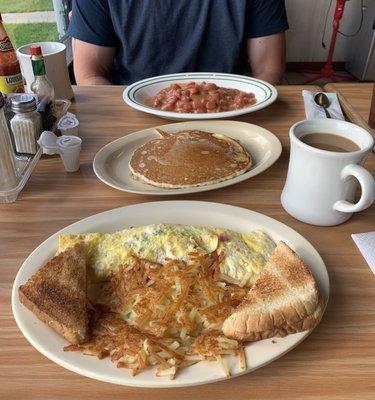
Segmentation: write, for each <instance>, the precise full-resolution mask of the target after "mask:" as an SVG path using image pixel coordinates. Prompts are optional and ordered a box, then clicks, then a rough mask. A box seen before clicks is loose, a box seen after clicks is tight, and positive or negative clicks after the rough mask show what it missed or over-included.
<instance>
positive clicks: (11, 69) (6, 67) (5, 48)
mask: <svg viewBox="0 0 375 400" xmlns="http://www.w3.org/2000/svg"><path fill="white" fill-rule="evenodd" d="M0 92H2V93H5V94H7V93H23V92H24V87H23V79H22V75H21V69H20V64H19V62H18V60H17V56H16V52H15V51H14V48H13V45H12V42H11V41H10V39H9V37H8V35H7V33H6V31H5V28H4V25H3V20H2V18H1V14H0Z"/></svg>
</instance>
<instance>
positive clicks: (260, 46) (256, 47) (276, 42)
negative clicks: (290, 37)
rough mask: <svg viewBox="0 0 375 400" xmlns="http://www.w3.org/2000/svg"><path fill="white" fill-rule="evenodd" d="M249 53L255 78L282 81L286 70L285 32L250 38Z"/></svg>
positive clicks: (272, 82)
mask: <svg viewBox="0 0 375 400" xmlns="http://www.w3.org/2000/svg"><path fill="white" fill-rule="evenodd" d="M247 55H248V58H249V62H250V67H251V71H252V74H253V76H254V77H255V78H258V79H263V80H264V81H267V82H269V83H271V84H273V85H276V84H278V83H280V82H281V79H282V77H283V74H284V70H285V33H284V32H282V33H277V34H275V35H270V36H264V37H256V38H250V39H248V40H247Z"/></svg>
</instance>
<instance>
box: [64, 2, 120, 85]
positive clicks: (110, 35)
mask: <svg viewBox="0 0 375 400" xmlns="http://www.w3.org/2000/svg"><path fill="white" fill-rule="evenodd" d="M68 35H69V36H71V37H72V41H73V63H74V75H75V78H76V82H77V84H78V85H110V84H111V70H112V64H113V60H114V57H115V52H116V48H115V46H116V43H117V41H116V33H115V30H114V27H113V25H112V19H111V13H110V8H109V4H108V0H73V9H72V12H71V15H70V22H69V28H68Z"/></svg>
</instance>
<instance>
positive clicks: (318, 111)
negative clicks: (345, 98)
mask: <svg viewBox="0 0 375 400" xmlns="http://www.w3.org/2000/svg"><path fill="white" fill-rule="evenodd" d="M317 93H319V92H310V91H309V90H302V96H303V102H304V103H305V113H306V119H317V118H327V117H326V113H325V112H324V109H323V107H320V106H318V105H317V104H316V103H315V101H314V96H315V95H316V94H317ZM324 93H325V95H326V96H327V97H328V99H329V102H330V105H329V107H328V108H327V110H328V112H329V113H330V114H331V117H332V118H334V119H342V120H343V121H345V117H344V114H343V113H342V110H341V106H340V102H339V99H338V97H337V94H336V93H326V92H324Z"/></svg>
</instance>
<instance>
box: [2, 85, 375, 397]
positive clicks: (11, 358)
mask: <svg viewBox="0 0 375 400" xmlns="http://www.w3.org/2000/svg"><path fill="white" fill-rule="evenodd" d="M304 88H306V87H304ZM310 89H312V90H319V88H316V87H310ZM278 90H279V98H278V100H277V102H276V103H274V104H273V105H272V106H270V107H269V108H267V109H265V110H262V111H259V112H256V113H254V114H248V115H246V116H243V117H241V118H239V120H242V121H247V122H251V123H254V124H258V125H261V126H263V127H265V128H267V129H269V130H271V131H272V132H274V133H275V134H276V135H277V136H278V137H279V138H280V140H281V142H282V145H283V154H282V156H281V158H280V159H279V160H278V162H276V164H274V165H273V166H272V167H271V168H269V169H268V170H267V171H265V172H264V173H263V174H261V175H259V176H256V177H255V178H252V179H250V180H248V181H245V182H241V183H239V184H237V185H235V186H232V187H228V188H223V189H220V190H216V191H212V192H206V193H199V194H195V195H188V196H184V197H183V198H184V199H193V200H208V201H216V202H221V203H228V204H232V205H235V206H240V207H245V208H248V209H252V210H255V211H258V212H261V213H264V214H266V215H269V216H271V217H273V218H276V219H278V220H280V221H282V222H284V223H286V224H288V225H289V226H291V227H292V228H294V229H296V230H297V231H298V232H300V233H301V234H302V235H304V236H305V237H306V238H307V239H308V240H309V241H311V243H312V244H313V245H314V246H315V247H316V248H317V249H318V251H319V252H320V254H321V255H322V257H323V259H324V260H325V262H326V265H327V268H328V272H329V275H330V279H331V298H330V301H329V305H328V308H327V311H326V313H325V315H324V318H323V320H322V322H321V324H320V325H319V326H318V327H317V328H316V329H315V330H314V332H313V333H312V334H311V336H310V337H309V338H308V339H307V340H306V341H304V342H303V343H302V344H301V345H299V346H298V347H297V348H296V349H294V350H293V351H291V352H289V353H288V354H286V355H285V356H284V357H282V358H281V359H279V360H277V361H275V362H273V363H272V364H270V365H268V366H266V367H264V368H261V369H259V370H257V371H255V372H254V373H251V374H248V375H245V376H242V377H239V378H236V379H233V380H230V381H223V382H220V383H215V384H210V385H205V386H198V387H190V388H182V389H173V390H155V389H136V388H130V387H121V386H116V385H111V384H107V383H102V382H98V381H95V380H91V379H88V378H85V377H83V376H80V375H77V374H74V373H72V372H69V371H67V370H65V369H63V368H62V367H60V366H58V365H56V364H54V363H53V362H52V361H50V360H48V359H47V358H45V357H44V356H43V355H41V354H40V353H38V352H37V351H36V350H35V349H34V348H33V347H32V346H31V345H30V344H29V343H28V342H27V340H26V339H25V338H24V337H23V336H22V334H21V332H20V331H19V330H18V328H17V326H16V324H15V321H14V319H13V316H12V311H11V306H10V293H11V288H12V283H13V280H14V277H15V275H16V273H17V271H18V269H19V267H20V265H21V264H22V262H23V261H24V259H25V258H26V256H27V255H28V254H29V253H30V252H31V251H32V250H33V249H34V248H35V247H36V246H37V245H38V244H39V243H41V242H42V241H43V240H45V239H46V238H48V237H49V236H50V235H51V234H53V233H55V232H56V231H57V230H59V229H61V228H63V227H64V226H66V225H68V224H70V223H72V222H74V221H77V220H79V219H81V218H84V217H87V216H89V215H92V214H95V213H98V212H101V211H104V210H108V209H111V208H114V207H119V206H124V205H127V204H134V203H140V202H150V201H154V200H161V198H158V197H152V196H139V195H135V194H130V193H123V192H120V191H117V190H114V189H112V188H110V187H107V186H105V185H104V184H103V183H101V182H100V181H99V180H98V179H97V178H96V177H95V175H94V173H93V170H92V160H93V157H94V154H95V152H97V151H98V150H99V149H100V147H102V146H103V145H104V144H106V143H108V142H110V141H111V140H113V139H116V138H118V137H120V136H122V135H125V134H127V133H130V132H134V131H137V130H139V129H142V128H145V127H151V126H154V125H160V124H164V123H166V121H164V120H162V119H159V118H156V117H153V116H149V115H145V114H142V113H141V112H138V111H133V110H131V109H130V108H129V107H127V106H126V105H124V104H123V102H122V100H121V92H122V88H121V87H91V88H90V87H80V88H75V95H76V98H75V102H74V103H73V106H72V112H74V113H76V114H77V115H78V117H79V120H80V124H81V125H80V134H81V136H82V138H83V151H82V164H81V170H80V171H79V172H77V173H73V174H68V173H65V172H64V169H63V166H62V164H61V161H60V159H59V158H58V157H56V156H53V157H48V158H47V157H46V158H43V159H42V160H41V161H40V162H39V165H38V167H37V169H36V171H35V172H34V174H33V175H32V177H31V179H30V181H29V182H28V184H27V186H26V188H25V189H24V191H23V192H22V194H21V195H20V197H19V199H18V200H17V202H16V203H14V204H7V205H1V206H0V227H1V229H0V250H1V251H0V255H1V257H0V304H1V307H0V398H2V399H4V400H5V399H6V400H10V399H54V400H56V399H76V398H80V399H90V400H95V399H101V400H102V399H131V400H133V399H143V398H145V397H148V398H151V399H179V400H182V399H197V400H198V399H205V400H209V399H224V398H225V399H237V398H242V399H245V398H252V399H275V398H277V399H289V400H290V399H298V400H300V399H309V400H312V399H322V398H324V399H332V400H333V399H335V400H337V399H340V400H343V399H374V394H375V278H374V276H373V275H372V273H371V271H370V269H369V267H368V266H367V264H366V263H365V261H364V259H363V258H362V256H361V255H360V253H359V252H358V250H357V248H356V247H355V245H354V243H353V241H352V239H351V237H350V234H351V233H354V232H366V231H370V230H373V229H374V222H375V208H374V207H372V208H371V209H369V210H367V211H365V212H362V213H359V214H357V215H355V216H354V217H353V218H352V219H351V220H350V221H349V222H347V223H345V224H343V225H341V226H337V227H332V228H322V227H315V226H309V225H306V224H303V223H301V222H298V221H296V220H295V219H293V218H292V217H290V216H289V215H287V214H286V213H285V212H284V211H283V209H282V207H281V205H280V194H281V190H282V187H283V183H284V179H285V176H286V170H287V163H288V151H289V144H288V142H289V141H288V130H289V127H290V126H291V125H292V124H293V123H294V122H296V121H298V120H301V119H304V109H303V102H302V96H301V90H302V87H301V86H283V87H280V88H279V89H278ZM367 167H368V168H370V170H372V172H375V162H374V160H369V162H368V164H367ZM181 198H182V197H177V199H181ZM163 199H167V198H164V197H163ZM173 199H176V197H173Z"/></svg>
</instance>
